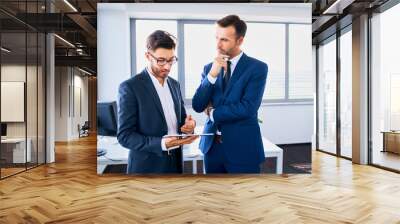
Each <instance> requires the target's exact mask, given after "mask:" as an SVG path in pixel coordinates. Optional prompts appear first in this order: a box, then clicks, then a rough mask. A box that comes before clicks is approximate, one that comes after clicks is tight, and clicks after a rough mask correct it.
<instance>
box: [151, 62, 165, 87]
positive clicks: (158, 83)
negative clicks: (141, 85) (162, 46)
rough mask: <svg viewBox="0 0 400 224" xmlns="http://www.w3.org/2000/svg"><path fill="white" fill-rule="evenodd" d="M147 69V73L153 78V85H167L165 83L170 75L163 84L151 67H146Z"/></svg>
mask: <svg viewBox="0 0 400 224" xmlns="http://www.w3.org/2000/svg"><path fill="white" fill-rule="evenodd" d="M146 71H147V73H149V76H150V78H151V81H153V85H154V86H159V87H165V84H166V83H167V81H168V76H167V78H165V80H164V85H161V83H160V82H159V81H158V79H157V78H156V76H155V75H154V74H153V72H152V71H151V69H149V68H148V67H146Z"/></svg>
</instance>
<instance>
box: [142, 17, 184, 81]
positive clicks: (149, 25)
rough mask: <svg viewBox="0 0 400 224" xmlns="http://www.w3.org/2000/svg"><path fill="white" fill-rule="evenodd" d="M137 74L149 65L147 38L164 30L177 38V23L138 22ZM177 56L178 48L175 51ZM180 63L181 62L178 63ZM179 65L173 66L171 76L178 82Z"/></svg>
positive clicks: (167, 21) (159, 21)
mask: <svg viewBox="0 0 400 224" xmlns="http://www.w3.org/2000/svg"><path fill="white" fill-rule="evenodd" d="M135 26H136V32H135V33H136V71H135V72H136V73H135V74H137V73H139V72H141V71H142V70H143V69H144V68H145V67H146V65H147V60H146V58H145V56H144V54H145V52H146V51H147V50H146V38H147V37H148V36H149V35H150V34H151V33H152V32H154V31H155V30H164V31H167V32H168V33H170V34H172V35H174V36H175V37H177V33H178V32H177V22H176V21H174V20H136V24H135ZM175 52H176V54H177V52H178V48H177V49H176V50H175ZM178 63H179V62H178ZM178 63H176V64H174V65H173V66H172V69H171V72H170V74H169V75H170V76H171V77H172V78H174V79H176V80H178Z"/></svg>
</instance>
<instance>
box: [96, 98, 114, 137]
mask: <svg viewBox="0 0 400 224" xmlns="http://www.w3.org/2000/svg"><path fill="white" fill-rule="evenodd" d="M97 134H98V135H103V136H117V104H116V102H115V101H113V102H102V103H97Z"/></svg>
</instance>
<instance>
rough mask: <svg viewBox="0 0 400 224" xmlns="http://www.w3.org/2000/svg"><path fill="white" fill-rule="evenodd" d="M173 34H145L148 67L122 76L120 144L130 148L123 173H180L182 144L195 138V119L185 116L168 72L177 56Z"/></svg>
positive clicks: (188, 142)
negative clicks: (130, 74) (185, 136)
mask: <svg viewBox="0 0 400 224" xmlns="http://www.w3.org/2000/svg"><path fill="white" fill-rule="evenodd" d="M175 46H176V44H175V41H174V38H173V36H172V35H170V34H168V33H167V32H165V31H161V30H157V31H155V32H153V33H152V34H151V35H150V36H149V37H148V38H147V52H146V53H145V57H146V59H147V60H148V66H147V68H146V69H144V70H143V71H142V72H141V73H139V74H137V75H136V76H134V77H132V78H130V79H128V80H126V81H124V82H123V83H122V84H121V85H120V87H119V92H118V134H117V138H118V141H119V143H120V144H121V145H122V146H124V147H125V148H128V149H129V150H130V151H129V158H128V167H127V173H128V174H134V173H156V174H161V173H182V147H181V146H182V145H184V144H190V143H192V142H193V141H194V140H195V139H196V137H187V138H184V139H177V138H176V137H169V138H163V136H165V135H167V134H168V135H175V134H180V133H182V132H183V133H193V131H194V128H195V125H196V123H195V121H194V120H193V119H192V117H191V116H190V115H189V116H186V111H185V107H184V103H183V99H182V95H181V91H180V86H179V83H178V82H177V81H176V80H174V79H173V78H170V77H168V74H169V72H170V70H171V67H172V65H173V64H174V63H175V62H176V61H177V57H176V56H175Z"/></svg>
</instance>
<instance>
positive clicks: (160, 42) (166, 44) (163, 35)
mask: <svg viewBox="0 0 400 224" xmlns="http://www.w3.org/2000/svg"><path fill="white" fill-rule="evenodd" d="M175 40H176V38H175V37H174V36H173V35H171V34H169V33H168V32H166V31H162V30H156V31H154V32H153V33H151V34H150V35H149V36H148V37H147V41H146V48H147V50H151V51H155V50H157V49H158V48H165V49H175V47H176V42H175Z"/></svg>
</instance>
